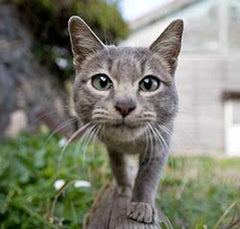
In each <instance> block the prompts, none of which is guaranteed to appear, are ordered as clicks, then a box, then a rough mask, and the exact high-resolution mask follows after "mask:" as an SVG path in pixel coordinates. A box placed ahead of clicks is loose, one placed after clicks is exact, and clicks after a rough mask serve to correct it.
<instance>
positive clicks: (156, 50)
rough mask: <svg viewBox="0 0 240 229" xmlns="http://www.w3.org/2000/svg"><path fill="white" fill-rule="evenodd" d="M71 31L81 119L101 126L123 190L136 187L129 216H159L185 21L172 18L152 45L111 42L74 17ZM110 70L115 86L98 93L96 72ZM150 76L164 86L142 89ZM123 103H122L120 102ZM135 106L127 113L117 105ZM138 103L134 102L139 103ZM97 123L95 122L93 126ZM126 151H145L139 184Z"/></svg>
mask: <svg viewBox="0 0 240 229" xmlns="http://www.w3.org/2000/svg"><path fill="white" fill-rule="evenodd" d="M69 32H70V37H71V44H72V51H73V54H74V60H75V69H76V79H75V83H74V102H75V109H76V112H77V114H78V117H79V118H80V120H81V121H82V122H83V123H84V124H86V123H90V124H92V125H96V126H99V133H98V137H99V138H100V139H101V140H102V141H103V142H104V143H105V145H106V147H107V149H108V152H109V157H110V164H111V167H112V171H113V173H114V176H115V178H116V181H117V184H118V186H119V188H120V190H126V189H128V190H132V203H131V205H130V208H129V212H128V213H127V214H128V217H130V218H132V219H134V220H137V221H141V222H144V223H152V222H153V221H154V220H155V219H156V211H155V207H154V200H155V194H156V188H157V185H158V181H159V178H160V174H161V170H162V168H163V166H164V163H165V160H166V158H167V156H168V154H169V144H170V135H171V132H172V128H173V119H174V117H175V115H176V113H177V106H178V96H177V92H176V87H175V80H174V73H175V69H176V66H177V65H176V63H177V57H178V55H179V52H180V48H181V38H182V32H183V22H182V20H176V21H174V22H172V23H171V24H170V25H169V27H168V28H167V29H166V30H165V31H164V32H163V33H162V34H161V35H160V36H159V38H158V39H157V40H156V41H155V42H153V44H152V45H151V46H150V48H133V47H115V46H105V45H103V43H102V42H101V41H100V40H99V39H98V38H97V36H96V35H95V34H94V33H93V32H92V31H91V30H90V28H89V27H88V26H87V25H86V23H85V22H84V21H83V20H82V19H80V18H78V17H76V16H74V17H71V18H70V20H69ZM97 73H104V74H106V75H107V76H108V77H109V78H110V79H111V80H112V82H113V85H114V87H113V88H111V89H109V90H107V91H97V89H95V88H93V86H92V85H91V78H92V76H94V75H96V74H97ZM146 75H153V76H156V77H157V78H158V79H159V80H160V81H161V85H160V88H159V89H157V90H156V91H154V92H143V91H140V90H139V82H140V81H141V79H143V78H144V77H145V76H146ZM119 104H120V105H119ZM122 104H123V106H125V105H126V106H129V104H130V105H131V106H133V108H134V109H131V112H129V113H128V114H127V115H126V116H125V117H123V116H122V114H121V113H120V112H119V109H117V106H122ZM133 104H134V105H133ZM90 126H91V125H90ZM125 154H139V155H140V160H139V170H138V174H137V177H136V179H135V183H134V184H132V183H131V179H130V178H129V175H128V174H127V169H126V168H127V160H126V158H125V156H126V155H125Z"/></svg>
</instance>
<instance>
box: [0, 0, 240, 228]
mask: <svg viewBox="0 0 240 229" xmlns="http://www.w3.org/2000/svg"><path fill="white" fill-rule="evenodd" d="M72 15H79V16H81V17H82V18H83V19H84V20H85V21H86V22H87V23H88V24H89V25H90V27H91V28H92V29H93V30H94V31H95V32H96V34H97V35H98V36H99V37H100V38H101V39H102V40H103V42H104V43H106V44H115V45H120V46H149V45H150V44H151V43H152V42H153V41H154V40H155V39H156V38H157V37H158V36H159V34H160V33H161V32H162V31H163V30H164V28H165V27H166V26H167V25H168V24H169V23H170V22H171V21H172V20H174V19H176V18H181V19H183V20H184V23H185V31H184V37H183V47H182V53H181V55H180V58H179V65H178V69H177V72H176V81H177V87H178V91H179V99H180V105H179V106H180V108H179V114H178V117H177V119H176V124H175V131H174V136H173V147H172V156H171V157H170V159H169V162H168V165H167V166H166V169H165V170H166V171H165V173H164V175H163V179H162V183H161V184H160V187H159V190H160V191H159V195H158V198H157V202H158V203H159V205H160V206H161V208H162V210H163V212H164V213H165V215H166V216H167V217H168V219H169V220H167V222H168V223H166V222H165V223H163V228H197V229H198V228H199V229H200V228H204V229H206V228H214V229H217V228H235V229H237V228H240V207H239V201H240V75H239V72H240V65H239V63H240V42H239V37H240V0H148V1H142V0H138V1H137V0H31V1H30V0H1V1H0V144H1V145H0V228H1V229H2V228H81V227H82V225H83V222H84V215H85V214H86V213H87V211H88V210H89V209H90V207H91V204H92V203H93V200H94V197H95V196H96V194H97V192H98V191H99V189H100V187H101V185H103V184H105V183H108V182H110V180H111V172H110V170H109V167H108V163H107V156H106V152H105V149H104V146H102V145H101V144H100V143H97V144H91V143H90V144H89V147H86V145H88V139H85V140H83V141H80V142H79V143H74V144H71V145H69V146H68V147H67V148H66V147H65V145H66V141H67V139H68V138H69V137H70V136H71V135H72V134H73V133H74V131H76V129H77V128H78V126H79V124H78V121H77V119H76V118H75V113H74V109H73V103H72V97H71V95H72V83H73V80H74V71H73V65H72V53H71V48H70V42H69V35H68V31H67V22H68V19H69V17H70V16H72ZM86 142H87V144H86Z"/></svg>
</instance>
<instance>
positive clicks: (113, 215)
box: [83, 184, 161, 229]
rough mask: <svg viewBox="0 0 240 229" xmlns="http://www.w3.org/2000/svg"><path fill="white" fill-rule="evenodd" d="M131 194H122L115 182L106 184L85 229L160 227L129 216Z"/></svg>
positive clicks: (144, 228) (88, 216) (143, 228)
mask: <svg viewBox="0 0 240 229" xmlns="http://www.w3.org/2000/svg"><path fill="white" fill-rule="evenodd" d="M130 199H131V194H128V193H124V194H120V192H119V191H118V190H117V187H116V185H115V184H109V185H105V186H104V187H103V188H102V190H101V191H100V193H99V195H98V197H97V198H96V199H95V203H94V204H93V207H92V209H91V211H90V212H89V213H88V215H87V216H86V219H85V225H84V227H83V229H159V228H161V227H160V225H157V224H144V223H138V222H136V221H134V220H131V219H128V218H127V208H128V204H129V203H130Z"/></svg>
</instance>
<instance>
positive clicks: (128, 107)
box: [115, 100, 136, 117]
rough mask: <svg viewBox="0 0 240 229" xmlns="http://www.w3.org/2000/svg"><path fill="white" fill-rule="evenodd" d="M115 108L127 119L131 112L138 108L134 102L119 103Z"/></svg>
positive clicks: (124, 101) (123, 101)
mask: <svg viewBox="0 0 240 229" xmlns="http://www.w3.org/2000/svg"><path fill="white" fill-rule="evenodd" d="M115 108H116V110H117V111H119V112H120V114H121V115H122V116H123V117H126V116H127V115H128V114H129V113H130V112H131V111H133V110H134V109H135V108H136V103H135V102H134V101H133V100H122V101H117V102H116V104H115Z"/></svg>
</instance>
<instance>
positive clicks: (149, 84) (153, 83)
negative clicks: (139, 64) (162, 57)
mask: <svg viewBox="0 0 240 229" xmlns="http://www.w3.org/2000/svg"><path fill="white" fill-rule="evenodd" d="M159 85H160V81H159V80H158V79H157V78H156V77H154V76H146V77H145V78H143V79H142V80H141V81H140V83H139V89H140V90H142V91H146V92H147V91H155V90H157V89H158V87H159Z"/></svg>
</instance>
